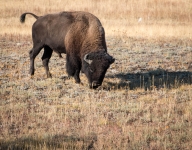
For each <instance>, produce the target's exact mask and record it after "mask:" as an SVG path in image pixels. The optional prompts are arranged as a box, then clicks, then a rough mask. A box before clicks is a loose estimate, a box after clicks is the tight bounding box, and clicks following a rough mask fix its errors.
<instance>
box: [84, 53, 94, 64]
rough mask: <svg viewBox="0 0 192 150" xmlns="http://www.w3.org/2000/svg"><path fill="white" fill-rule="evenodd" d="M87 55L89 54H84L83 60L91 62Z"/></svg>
mask: <svg viewBox="0 0 192 150" xmlns="http://www.w3.org/2000/svg"><path fill="white" fill-rule="evenodd" d="M88 55H89V54H85V56H84V60H85V61H86V62H87V63H88V64H91V63H92V61H93V60H91V59H88Z"/></svg>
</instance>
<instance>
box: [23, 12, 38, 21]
mask: <svg viewBox="0 0 192 150" xmlns="http://www.w3.org/2000/svg"><path fill="white" fill-rule="evenodd" d="M27 14H30V15H32V16H33V17H35V18H36V19H38V18H39V16H36V15H35V14H33V13H24V14H22V15H21V17H20V22H21V23H24V22H25V16H26V15H27Z"/></svg>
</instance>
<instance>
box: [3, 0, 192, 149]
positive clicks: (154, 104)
mask: <svg viewBox="0 0 192 150" xmlns="http://www.w3.org/2000/svg"><path fill="white" fill-rule="evenodd" d="M63 10H65V11H75V10H81V11H89V12H91V13H93V14H95V15H96V16H97V17H98V18H99V19H100V20H101V22H102V24H103V26H104V28H105V30H106V41H107V46H108V52H109V53H110V54H111V55H112V56H113V57H114V58H115V59H116V61H115V63H114V64H113V65H112V66H111V67H110V68H109V69H108V71H107V74H106V77H105V79H104V81H103V85H102V86H101V87H100V88H99V89H97V90H91V89H89V88H88V85H87V79H86V77H85V75H84V74H81V80H82V84H80V85H77V84H75V82H74V80H73V79H67V73H66V70H65V69H66V66H65V64H66V60H65V55H63V57H64V58H62V59H61V58H59V57H58V56H57V54H55V53H54V54H53V56H52V58H51V60H50V71H51V73H52V76H53V78H52V79H46V75H45V71H44V68H43V66H42V62H41V56H42V53H40V54H39V55H38V56H37V58H36V60H35V66H36V72H35V75H34V76H33V77H29V75H28V71H29V56H28V51H29V50H30V49H31V48H32V40H31V26H32V24H33V22H34V21H35V19H34V18H33V17H31V16H27V18H26V22H25V24H21V23H20V22H19V17H20V15H21V14H22V13H24V12H33V13H35V14H36V15H44V14H47V13H55V12H60V11H63ZM0 12H1V17H0V29H1V30H0V68H1V69H0V150H1V149H2V150H4V149H8V150H11V149H19V150H20V149H24V150H25V149H28V150H31V149H44V150H48V149H49V150H52V149H77V150H79V149H95V150H103V149H121V150H123V149H124V150H127V149H128V150H129V149H130V150H131V149H135V150H137V149H144V150H159V149H165V150H172V149H174V150H179V149H182V150H190V149H191V148H192V39H191V38H192V2H191V1H190V0H185V1H179V0H169V1H168V0H162V1H158V0H138V1H133V0H130V1H126V0H124V1H119V0H117V1H110V0H105V1H101V0H92V1H88V0H82V1H77V0H74V1H68V0H65V1H61V0H58V1H56V2H55V1H53V0H48V1H45V0H41V1H39V0H38V1H37V0H33V1H32V0H20V1H13V0H8V1H6V2H5V1H0Z"/></svg>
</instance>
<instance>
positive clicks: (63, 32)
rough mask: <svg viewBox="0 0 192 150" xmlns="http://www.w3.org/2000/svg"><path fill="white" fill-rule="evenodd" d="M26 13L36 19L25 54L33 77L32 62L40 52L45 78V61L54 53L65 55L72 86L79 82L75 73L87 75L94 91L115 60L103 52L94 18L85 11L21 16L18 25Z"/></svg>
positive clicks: (102, 40)
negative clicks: (42, 51)
mask: <svg viewBox="0 0 192 150" xmlns="http://www.w3.org/2000/svg"><path fill="white" fill-rule="evenodd" d="M27 14H29V15H32V16H33V17H35V18H36V19H37V20H36V21H35V22H34V24H33V26H32V39H33V48H32V49H31V50H30V52H29V56H30V70H29V73H30V74H31V75H34V72H35V68H34V60H35V57H36V56H37V55H38V54H39V52H40V51H41V49H43V48H44V53H43V56H42V62H43V66H44V68H45V70H46V74H47V77H51V73H50V72H49V66H48V64H49V59H50V58H51V55H52V52H53V51H55V52H56V53H57V54H58V55H59V56H60V57H61V53H65V54H66V59H67V60H66V69H67V73H68V75H69V76H73V77H74V79H75V82H76V83H80V78H79V73H80V71H82V72H83V73H85V75H86V76H87V79H88V82H89V86H90V88H97V87H98V86H100V85H101V84H102V82H103V79H104V77H105V73H106V71H107V69H108V68H109V66H110V64H112V63H113V62H114V61H115V59H114V58H113V57H112V56H110V55H109V54H108V53H107V46H106V41H105V31H104V28H103V27H102V24H101V22H100V21H99V19H98V18H97V17H95V16H94V15H92V14H90V13H88V12H60V13H57V14H47V15H45V16H36V15H35V14H33V13H29V12H27V13H24V14H22V15H21V17H20V21H21V22H22V23H24V22H25V16H26V15H27Z"/></svg>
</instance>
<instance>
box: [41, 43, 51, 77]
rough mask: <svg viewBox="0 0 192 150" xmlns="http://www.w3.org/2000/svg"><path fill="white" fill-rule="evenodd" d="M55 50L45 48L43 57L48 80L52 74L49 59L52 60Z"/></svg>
mask: <svg viewBox="0 0 192 150" xmlns="http://www.w3.org/2000/svg"><path fill="white" fill-rule="evenodd" d="M52 53H53V50H52V49H51V48H50V47H49V46H47V45H46V46H44V53H43V56H42V61H43V66H44V68H45V71H46V74H47V78H51V77H52V76H51V73H50V72H49V59H50V58H51V56H52Z"/></svg>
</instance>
